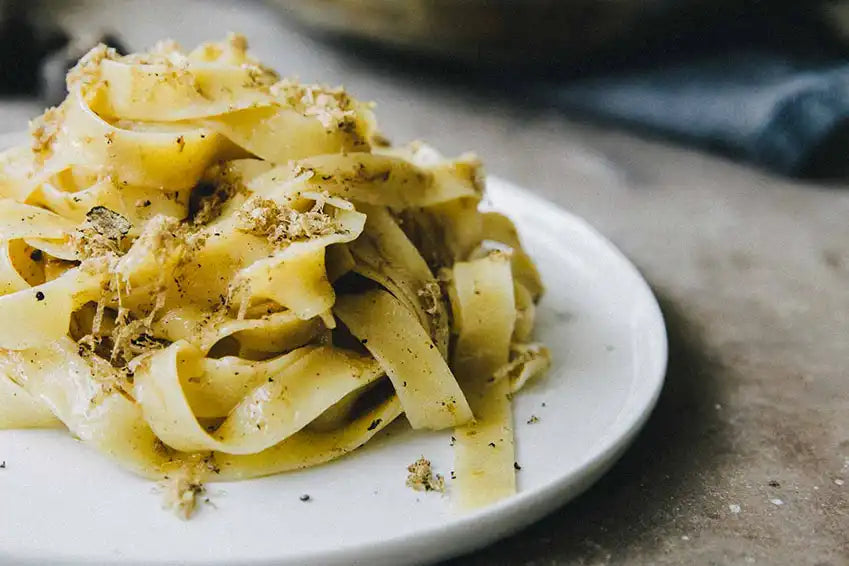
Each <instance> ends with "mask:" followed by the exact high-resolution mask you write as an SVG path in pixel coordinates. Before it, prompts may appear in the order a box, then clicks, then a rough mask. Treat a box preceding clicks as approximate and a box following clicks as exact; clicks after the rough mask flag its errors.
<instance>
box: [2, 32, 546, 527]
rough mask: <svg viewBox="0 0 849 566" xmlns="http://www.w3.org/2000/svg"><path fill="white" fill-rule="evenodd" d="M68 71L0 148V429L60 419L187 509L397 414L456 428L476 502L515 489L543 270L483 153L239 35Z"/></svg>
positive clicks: (328, 454) (312, 459) (346, 441)
mask: <svg viewBox="0 0 849 566" xmlns="http://www.w3.org/2000/svg"><path fill="white" fill-rule="evenodd" d="M67 82H68V92H69V94H68V96H67V98H66V99H65V101H64V102H63V103H62V104H61V105H59V106H58V107H56V108H52V109H49V110H47V111H45V113H44V114H43V115H42V116H40V117H38V118H37V119H35V120H33V122H32V123H31V126H30V140H29V142H30V143H29V144H27V145H25V146H21V147H18V148H13V149H10V150H8V151H6V152H4V153H2V154H0V205H2V206H0V319H2V320H3V321H4V322H5V324H4V325H3V326H2V327H0V429H2V428H25V427H53V426H64V427H65V428H67V429H68V430H69V431H70V433H71V434H73V435H74V436H76V437H77V438H79V439H80V440H82V441H83V442H84V443H85V444H87V445H89V446H91V447H93V448H95V449H96V450H98V451H100V452H102V453H105V454H107V455H109V456H111V457H112V458H114V459H115V460H116V461H117V462H118V463H120V464H121V465H123V466H125V467H127V468H128V469H130V470H132V471H134V472H136V473H138V474H140V475H143V476H145V477H149V478H152V479H167V480H168V481H169V482H171V483H172V484H173V487H174V489H176V490H177V492H178V493H177V496H178V497H177V502H178V505H180V506H182V507H183V508H184V511H186V510H188V511H190V510H191V503H192V502H193V501H194V497H195V495H196V494H197V492H198V491H199V488H198V486H199V485H200V484H201V483H202V482H204V481H215V480H231V479H245V478H251V477H257V476H262V475H267V474H274V473H278V472H284V471H289V470H296V469H299V468H304V467H308V466H314V465H319V464H322V463H324V462H327V461H330V460H333V459H336V458H339V457H341V456H343V455H345V454H347V453H348V452H350V451H352V450H355V449H357V448H359V447H360V446H362V445H363V444H366V443H367V442H368V441H369V440H370V439H372V438H373V437H374V436H375V435H377V434H379V433H380V431H381V430H383V429H384V428H385V427H387V426H388V425H389V424H390V423H392V422H394V421H395V420H396V419H397V418H398V417H399V416H400V415H402V414H403V415H405V416H406V421H408V423H409V425H411V426H412V428H414V429H434V430H442V429H446V428H453V429H454V430H455V435H456V438H457V443H456V472H457V479H456V482H457V492H458V496H459V501H458V503H459V507H461V508H463V509H468V508H474V507H477V506H480V505H484V504H488V503H492V502H494V501H496V500H498V499H501V498H503V497H507V496H509V495H511V494H512V493H514V492H515V476H514V473H513V467H512V464H513V436H512V423H511V418H512V417H511V407H510V400H509V398H508V394H510V393H512V392H515V391H517V390H518V389H519V388H521V387H523V386H524V385H525V384H526V383H527V382H528V381H529V380H531V379H533V378H534V377H535V376H537V375H539V374H541V373H542V372H543V371H544V370H545V369H546V368H547V367H548V365H549V360H550V356H549V353H548V351H547V350H546V349H545V348H544V346H542V345H541V344H537V343H534V342H531V340H532V335H533V327H534V322H535V318H536V316H535V315H536V301H537V300H538V299H539V296H540V294H541V292H542V284H541V281H540V278H539V274H538V272H537V271H536V268H535V266H534V265H533V263H532V262H531V260H530V258H529V257H528V256H527V254H525V253H524V251H523V250H522V248H521V245H520V241H519V238H518V235H517V233H516V231H515V228H514V227H513V225H512V223H511V222H510V221H509V220H508V219H507V218H506V217H504V216H501V215H499V214H497V213H492V212H481V210H480V209H479V205H480V204H481V201H482V199H483V195H484V177H483V170H482V166H481V163H480V161H479V160H478V159H477V158H476V157H475V156H474V155H471V154H464V155H461V156H460V157H458V158H454V159H450V158H446V157H443V156H442V155H440V154H439V153H438V152H436V151H435V150H434V149H432V148H430V147H429V146H426V145H424V144H422V143H413V144H410V145H408V146H404V147H392V146H390V145H389V144H388V142H387V141H386V140H385V139H383V137H382V136H380V134H379V133H378V132H377V125H376V122H375V119H374V115H373V113H372V105H371V104H370V103H364V102H361V101H358V100H356V99H354V98H352V97H351V96H349V95H348V94H347V93H346V92H345V91H344V90H342V89H341V88H331V87H327V86H322V85H306V84H300V83H298V82H296V81H291V80H287V79H280V78H279V77H278V76H277V74H276V73H274V72H273V71H272V70H270V69H268V68H267V67H264V66H263V65H262V64H261V63H260V62H259V61H257V60H255V59H254V58H252V57H251V56H250V54H249V53H248V52H247V42H246V41H245V39H244V38H243V37H241V36H238V35H232V34H231V35H230V36H228V37H227V39H226V40H225V41H223V42H218V43H207V44H203V45H201V46H199V47H198V48H196V49H194V50H192V51H190V52H185V51H183V50H182V48H180V47H179V46H178V45H177V44H176V43H174V42H170V41H165V42H160V43H159V44H157V45H156V46H154V47H153V48H152V49H151V50H149V51H147V52H142V53H136V54H131V55H126V56H120V55H118V54H117V53H116V52H115V51H114V50H112V49H110V48H108V47H106V46H102V45H101V46H98V47H96V48H94V49H92V50H91V51H90V52H89V53H87V54H86V55H85V56H84V57H83V58H82V59H81V60H80V62H79V63H78V64H77V66H76V67H74V69H72V70H71V71H70V72H69V74H68V78H67ZM493 249H497V250H502V251H501V252H497V253H492V250H493ZM384 449H385V448H384ZM186 506H188V507H186Z"/></svg>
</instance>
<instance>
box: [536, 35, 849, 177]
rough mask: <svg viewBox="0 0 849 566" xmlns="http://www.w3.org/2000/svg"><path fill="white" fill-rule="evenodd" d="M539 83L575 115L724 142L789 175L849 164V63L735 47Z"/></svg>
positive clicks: (541, 91)
mask: <svg viewBox="0 0 849 566" xmlns="http://www.w3.org/2000/svg"><path fill="white" fill-rule="evenodd" d="M533 91H534V92H535V93H536V94H535V96H541V97H542V98H543V99H544V100H545V101H546V102H547V103H550V104H553V105H555V106H557V107H559V108H562V109H564V110H565V111H566V112H567V113H569V114H572V115H576V116H580V117H591V118H595V119H599V120H602V121H605V122H611V123H617V124H624V125H627V126H629V127H633V128H637V129H639V130H643V131H647V132H650V133H655V134H660V135H663V136H667V137H671V138H673V139H677V140H682V141H685V142H687V143H692V144H695V145H697V146H700V147H704V148H707V149H711V150H718V151H721V152H724V153H727V154H729V155H732V156H734V157H737V158H741V159H744V160H748V161H751V162H754V163H756V164H758V165H760V166H763V167H766V168H769V169H772V170H774V171H776V172H779V173H782V174H786V175H794V176H804V175H817V176H830V175H834V174H842V173H845V172H846V170H847V166H846V165H845V164H844V163H843V162H844V161H847V160H846V159H845V158H843V159H840V157H842V156H843V153H844V152H842V151H841V148H840V147H832V146H835V145H836V144H845V145H846V147H847V148H849V141H847V136H849V127H847V124H849V61H841V60H834V59H831V60H820V59H805V58H794V57H793V56H790V55H785V54H781V53H776V52H770V51H755V50H749V51H745V50H744V51H733V52H729V53H725V54H722V55H702V56H698V57H697V58H695V59H693V60H689V61H679V62H676V63H672V64H666V65H663V66H658V67H654V68H648V69H642V70H630V71H624V72H623V71H620V72H618V73H615V74H609V75H604V76H595V77H590V78H582V79H576V80H571V81H557V82H555V81H551V82H548V83H547V84H546V85H545V88H539V85H536V86H535V88H534V89H533ZM823 155H832V156H835V155H836V156H837V157H838V158H837V159H832V160H830V161H829V160H828V159H826V160H824V159H822V156H823Z"/></svg>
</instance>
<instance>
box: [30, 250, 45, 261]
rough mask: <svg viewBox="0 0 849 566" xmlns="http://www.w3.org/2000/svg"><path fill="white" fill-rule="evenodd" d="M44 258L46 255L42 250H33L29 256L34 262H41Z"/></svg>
mask: <svg viewBox="0 0 849 566" xmlns="http://www.w3.org/2000/svg"><path fill="white" fill-rule="evenodd" d="M43 257H44V253H43V252H42V251H41V250H32V253H30V254H29V258H30V259H31V260H33V261H41V259H42V258H43Z"/></svg>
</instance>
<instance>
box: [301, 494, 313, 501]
mask: <svg viewBox="0 0 849 566" xmlns="http://www.w3.org/2000/svg"><path fill="white" fill-rule="evenodd" d="M298 499H300V500H301V501H304V502H307V501H309V500H310V499H312V497H310V494H309V493H305V494H303V495H302V496H300V497H299V498H298Z"/></svg>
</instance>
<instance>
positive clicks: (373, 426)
mask: <svg viewBox="0 0 849 566" xmlns="http://www.w3.org/2000/svg"><path fill="white" fill-rule="evenodd" d="M382 422H383V419H374V420H373V421H371V424H370V425H368V430H374V429H376V428H377V427H378V426H380V423H382Z"/></svg>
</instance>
